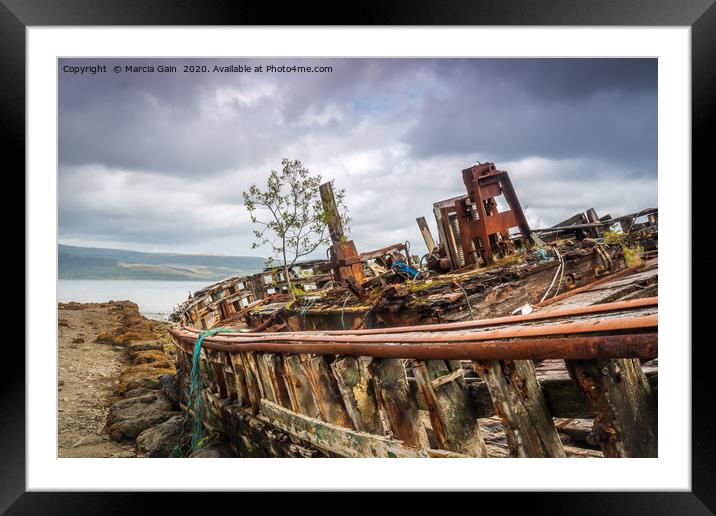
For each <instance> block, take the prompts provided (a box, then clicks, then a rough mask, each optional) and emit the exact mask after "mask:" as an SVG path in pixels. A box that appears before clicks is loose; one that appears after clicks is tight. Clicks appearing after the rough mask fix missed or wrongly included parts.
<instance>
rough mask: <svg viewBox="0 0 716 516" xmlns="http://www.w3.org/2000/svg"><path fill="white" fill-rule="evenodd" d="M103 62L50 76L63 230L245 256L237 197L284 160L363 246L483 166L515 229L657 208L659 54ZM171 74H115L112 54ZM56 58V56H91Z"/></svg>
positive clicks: (79, 239) (413, 234) (388, 235)
mask: <svg viewBox="0 0 716 516" xmlns="http://www.w3.org/2000/svg"><path fill="white" fill-rule="evenodd" d="M140 61H142V60H115V59H109V60H103V61H102V62H103V63H105V64H107V65H108V67H109V70H110V72H109V73H107V74H98V75H92V76H87V75H84V76H80V75H72V74H69V73H62V72H60V75H59V81H60V82H59V86H60V89H59V95H60V98H59V145H60V147H59V160H60V171H59V180H60V203H59V215H60V216H59V223H60V228H59V230H60V239H61V240H65V241H68V242H71V243H75V244H79V245H82V244H83V243H87V244H92V245H102V244H103V243H106V244H107V245H110V244H111V245H113V246H124V247H130V248H137V249H147V250H168V251H191V252H195V251H203V252H214V253H226V254H228V253H232V254H247V253H249V252H251V251H250V245H251V225H250V223H249V221H248V217H247V216H246V211H245V209H244V207H243V206H242V204H241V192H242V191H244V190H245V189H246V188H247V187H248V186H249V185H250V184H251V183H259V184H260V183H263V181H264V180H265V177H266V176H267V174H268V172H269V170H270V169H276V168H278V167H279V166H280V160H281V158H282V157H291V158H297V159H301V160H302V161H303V162H304V164H305V165H306V166H307V167H308V168H309V169H310V170H311V171H313V172H320V173H321V174H323V176H324V177H325V178H328V179H330V178H335V179H336V180H337V183H338V185H339V186H341V187H344V188H345V189H346V191H347V194H348V197H347V201H348V204H349V208H350V209H351V212H352V217H353V220H354V223H353V227H352V232H351V236H352V238H353V239H354V240H356V241H357V242H358V243H359V245H360V247H361V248H362V249H370V248H377V247H382V246H383V245H386V244H388V243H392V242H395V241H402V240H405V239H410V240H412V241H413V242H414V245H415V246H416V248H417V249H419V248H420V247H421V246H422V243H421V238H420V235H419V233H418V232H417V229H416V226H415V217H417V216H427V218H428V219H431V217H430V214H431V209H432V203H433V202H435V201H437V200H440V199H443V198H447V197H452V196H454V195H458V194H460V193H462V192H463V190H464V186H463V185H462V181H461V177H460V170H461V169H462V168H465V167H466V166H469V165H470V164H471V163H473V162H474V161H475V160H481V161H493V162H495V163H496V164H497V165H498V167H499V168H502V169H506V170H508V171H509V172H510V175H511V177H512V178H513V183H515V186H516V188H517V191H518V195H519V196H520V199H521V200H522V203H523V205H524V206H526V213H527V216H528V219H529V220H530V223H532V224H535V225H547V224H551V223H555V222H557V221H559V220H562V219H564V218H567V217H568V216H570V215H572V214H574V213H575V212H576V211H579V210H584V209H587V208H590V207H594V208H596V209H597V210H598V211H599V212H600V213H607V212H611V213H612V214H619V213H625V212H628V211H636V210H638V209H641V208H644V207H647V206H655V205H656V154H657V153H656V143H657V142H656V135H657V132H656V130H657V125H656V121H657V109H656V99H657V91H656V84H657V76H656V71H657V68H656V60H646V59H547V60H545V59H535V60H532V59H477V60H470V59H399V60H396V59H330V60H329V59H305V60H301V59H288V60H271V59H264V58H256V59H236V60H225V59H222V60H188V61H184V60H145V62H144V63H141V62H140ZM147 62H151V64H153V65H155V66H156V65H159V64H163V65H167V64H173V65H174V66H176V67H177V68H178V70H179V72H178V73H175V74H171V73H126V72H124V71H123V72H122V73H118V74H115V73H113V72H111V70H112V67H113V66H115V65H119V66H122V67H124V66H125V65H126V64H130V63H131V64H147ZM96 63H97V61H89V60H75V59H69V60H61V62H60V68H61V69H62V67H63V66H64V65H66V64H71V65H86V64H96ZM185 63H187V64H193V65H197V64H205V65H208V66H213V65H215V64H218V65H227V64H237V65H238V64H243V65H247V64H251V65H257V64H263V65H266V64H267V63H272V64H278V65H280V64H289V65H290V64H297V65H302V66H306V65H314V66H315V65H322V66H332V67H333V72H332V73H322V74H309V73H250V74H236V73H188V74H184V73H181V70H182V66H183V64H185Z"/></svg>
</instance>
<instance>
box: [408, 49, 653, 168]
mask: <svg viewBox="0 0 716 516" xmlns="http://www.w3.org/2000/svg"><path fill="white" fill-rule="evenodd" d="M462 63H463V62H461V63H451V64H447V65H446V66H443V67H441V72H442V77H443V79H445V81H446V82H447V83H448V84H450V85H451V87H450V88H449V89H448V91H447V92H445V93H443V94H432V93H431V94H428V95H427V96H426V101H425V104H424V106H423V109H422V112H421V115H420V118H419V122H418V123H417V124H416V126H415V127H414V128H413V129H412V130H411V131H410V132H409V133H408V135H407V137H406V141H407V142H408V143H410V144H412V145H413V147H414V148H415V152H416V154H417V155H420V156H431V155H435V154H453V153H461V152H473V153H475V154H476V159H482V160H489V161H498V160H507V159H520V158H524V157H529V156H544V157H552V158H557V159H561V158H574V157H590V158H608V159H610V160H614V161H615V162H617V161H618V162H621V163H622V164H625V165H627V166H628V167H629V168H630V170H631V171H632V173H640V174H647V175H648V174H653V172H654V170H655V165H656V146H657V109H656V108H657V95H656V93H657V92H656V84H657V80H656V79H657V74H656V72H657V68H656V61H655V60H627V59H609V60H605V59H597V60H593V59H585V60H582V59H559V60H555V59H550V60H541V59H538V60H522V59H515V60H501V61H492V60H491V61H488V62H487V63H485V65H484V66H477V67H468V66H461V64H462ZM478 156H479V157H478Z"/></svg>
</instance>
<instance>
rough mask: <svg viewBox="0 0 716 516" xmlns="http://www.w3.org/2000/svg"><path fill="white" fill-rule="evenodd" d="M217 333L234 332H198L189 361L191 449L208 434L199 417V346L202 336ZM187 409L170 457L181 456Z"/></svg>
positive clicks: (226, 331)
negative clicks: (192, 415)
mask: <svg viewBox="0 0 716 516" xmlns="http://www.w3.org/2000/svg"><path fill="white" fill-rule="evenodd" d="M217 333H236V330H234V329H233V328H213V329H211V330H204V331H202V332H201V333H199V337H198V338H197V339H196V344H195V345H194V354H193V356H192V362H191V374H190V376H189V379H190V382H189V402H188V403H189V404H188V409H189V411H191V410H193V411H194V424H193V426H192V432H191V451H193V452H194V451H196V450H198V449H200V448H201V447H202V446H203V445H204V444H206V440H207V438H208V436H207V435H206V434H205V432H204V426H203V425H202V422H201V419H202V416H203V414H204V399H203V398H202V396H201V374H200V373H201V346H202V344H203V342H204V338H205V337H208V336H210V335H216V334H217ZM189 411H187V415H186V416H185V418H184V422H183V423H182V431H181V434H180V437H179V441H180V442H179V443H177V445H176V446H175V447H174V449H173V450H172V453H171V456H172V457H183V456H184V453H183V450H182V446H181V436H183V435H184V424H185V423H186V421H187V419H188V418H189Z"/></svg>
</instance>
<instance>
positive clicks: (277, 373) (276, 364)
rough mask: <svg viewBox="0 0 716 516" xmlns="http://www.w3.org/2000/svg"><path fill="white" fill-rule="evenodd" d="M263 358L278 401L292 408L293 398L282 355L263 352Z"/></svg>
mask: <svg viewBox="0 0 716 516" xmlns="http://www.w3.org/2000/svg"><path fill="white" fill-rule="evenodd" d="M261 358H262V359H263V361H264V363H265V364H266V371H267V372H268V375H269V381H270V382H271V387H273V392H274V396H276V402H277V403H278V404H280V405H282V406H284V407H286V408H289V409H290V408H291V398H290V396H289V394H288V387H287V385H286V380H285V374H284V370H283V360H281V356H280V355H277V354H276V353H263V354H262V355H261Z"/></svg>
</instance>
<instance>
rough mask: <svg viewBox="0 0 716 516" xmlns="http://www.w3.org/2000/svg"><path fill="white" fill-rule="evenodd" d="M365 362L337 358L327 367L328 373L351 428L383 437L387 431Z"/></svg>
mask: <svg viewBox="0 0 716 516" xmlns="http://www.w3.org/2000/svg"><path fill="white" fill-rule="evenodd" d="M368 362H370V359H369V358H363V357H348V356H346V357H340V358H338V359H336V360H335V361H334V362H333V363H332V364H331V369H333V374H334V376H335V377H336V381H337V382H338V389H339V390H340V392H341V396H343V402H344V404H345V407H346V411H347V412H348V415H349V416H350V418H351V421H352V422H353V426H354V428H355V429H356V430H359V431H361V432H368V433H371V434H377V435H385V434H386V432H387V428H386V425H385V422H384V421H383V417H382V415H381V408H380V405H379V403H378V401H377V399H376V396H375V389H374V387H373V382H372V381H371V379H370V376H369V375H368V372H367V371H366V364H367V363H368Z"/></svg>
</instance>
